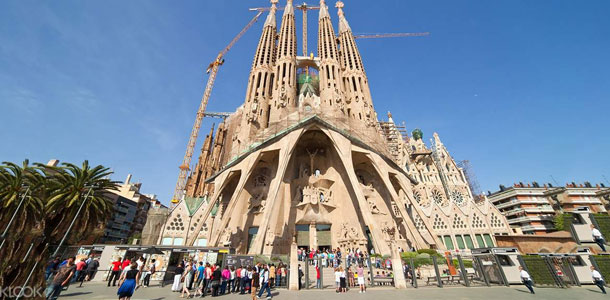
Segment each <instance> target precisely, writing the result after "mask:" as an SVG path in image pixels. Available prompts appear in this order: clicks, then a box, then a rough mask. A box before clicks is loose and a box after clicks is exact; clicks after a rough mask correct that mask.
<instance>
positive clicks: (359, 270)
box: [356, 265, 366, 293]
mask: <svg viewBox="0 0 610 300" xmlns="http://www.w3.org/2000/svg"><path fill="white" fill-rule="evenodd" d="M356 274H357V275H358V285H359V286H360V293H366V283H365V281H364V268H363V267H362V265H359V266H358V268H357V269H356Z"/></svg>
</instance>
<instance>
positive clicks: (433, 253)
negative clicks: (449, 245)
mask: <svg viewBox="0 0 610 300" xmlns="http://www.w3.org/2000/svg"><path fill="white" fill-rule="evenodd" d="M417 253H419V254H421V253H427V254H430V255H436V254H438V252H437V251H436V250H434V249H419V250H417Z"/></svg>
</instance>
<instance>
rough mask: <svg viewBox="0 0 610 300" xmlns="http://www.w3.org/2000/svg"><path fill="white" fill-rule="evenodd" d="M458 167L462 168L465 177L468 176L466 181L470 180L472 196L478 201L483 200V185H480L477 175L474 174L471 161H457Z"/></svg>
mask: <svg viewBox="0 0 610 300" xmlns="http://www.w3.org/2000/svg"><path fill="white" fill-rule="evenodd" d="M457 165H458V167H460V169H462V172H464V177H466V181H468V186H469V187H470V191H471V192H472V197H473V198H474V201H475V202H476V203H478V202H480V201H482V200H483V197H482V193H481V187H480V186H479V182H478V180H477V177H476V175H475V174H474V170H472V167H471V165H470V161H468V160H462V161H458V162H457Z"/></svg>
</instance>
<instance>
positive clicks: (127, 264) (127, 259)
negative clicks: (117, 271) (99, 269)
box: [121, 258, 131, 270]
mask: <svg viewBox="0 0 610 300" xmlns="http://www.w3.org/2000/svg"><path fill="white" fill-rule="evenodd" d="M129 265H131V260H129V258H126V259H125V260H123V265H122V266H121V270H125V268H127V266H129Z"/></svg>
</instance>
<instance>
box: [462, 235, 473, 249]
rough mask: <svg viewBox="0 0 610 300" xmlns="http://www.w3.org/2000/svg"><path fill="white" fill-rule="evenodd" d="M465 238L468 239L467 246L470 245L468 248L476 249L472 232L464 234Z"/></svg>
mask: <svg viewBox="0 0 610 300" xmlns="http://www.w3.org/2000/svg"><path fill="white" fill-rule="evenodd" d="M464 239H465V240H466V247H468V249H474V248H475V247H474V243H473V242H472V237H471V236H470V234H466V235H464Z"/></svg>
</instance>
